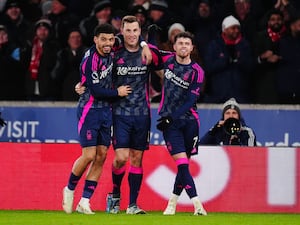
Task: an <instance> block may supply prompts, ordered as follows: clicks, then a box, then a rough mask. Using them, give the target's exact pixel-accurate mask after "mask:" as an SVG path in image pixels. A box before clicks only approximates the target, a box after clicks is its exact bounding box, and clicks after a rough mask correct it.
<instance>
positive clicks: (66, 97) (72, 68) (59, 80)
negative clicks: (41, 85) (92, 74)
mask: <svg viewBox="0 0 300 225" xmlns="http://www.w3.org/2000/svg"><path fill="white" fill-rule="evenodd" d="M86 50H87V47H86V46H84V45H83V43H82V35H81V33H80V31H79V29H74V30H71V31H70V33H69V38H68V47H66V48H64V49H62V50H60V51H59V52H58V54H57V59H56V65H55V67H54V70H53V71H52V73H51V76H52V78H53V79H54V80H55V83H56V84H57V86H58V87H59V89H60V91H59V100H63V101H77V100H78V94H77V93H76V92H75V91H74V87H75V85H76V84H77V83H78V82H79V81H80V74H79V69H78V68H79V66H80V62H81V60H82V58H83V56H84V53H85V51H86Z"/></svg>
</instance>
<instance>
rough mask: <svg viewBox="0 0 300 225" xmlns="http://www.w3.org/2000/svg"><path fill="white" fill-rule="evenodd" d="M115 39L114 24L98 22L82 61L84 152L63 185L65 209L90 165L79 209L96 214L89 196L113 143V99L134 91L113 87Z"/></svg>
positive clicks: (80, 127) (80, 105)
mask: <svg viewBox="0 0 300 225" xmlns="http://www.w3.org/2000/svg"><path fill="white" fill-rule="evenodd" d="M114 42H115V37H114V28H113V27H112V26H111V25H109V24H102V25H99V26H97V27H96V28H95V32H94V43H95V45H93V46H92V47H91V48H90V49H89V50H88V51H87V52H86V53H85V56H84V57H83V59H82V62H81V65H80V74H81V85H82V86H85V87H86V88H85V91H84V93H83V94H82V95H81V96H80V99H79V102H78V107H77V117H78V133H79V141H80V145H81V147H82V155H81V156H80V157H79V158H78V159H77V160H76V161H75V162H74V164H73V168H72V172H71V175H70V177H69V181H68V185H67V186H66V187H65V188H64V189H63V204H62V206H63V209H64V211H65V212H66V213H71V212H72V210H73V199H74V190H75V188H76V185H77V184H78V182H79V180H80V178H81V176H82V174H83V173H84V171H85V170H86V169H87V167H88V165H90V167H89V170H88V171H87V174H86V180H85V184H84V190H83V194H82V197H81V199H80V202H79V203H78V205H77V207H76V210H77V211H78V212H80V213H84V214H94V212H93V211H92V210H91V209H90V203H89V200H90V198H91V197H92V195H93V193H94V191H95V189H96V186H97V183H98V179H99V177H100V175H101V172H102V167H103V164H104V162H105V159H106V154H107V150H108V147H109V146H110V143H111V125H112V109H111V100H112V99H113V98H116V97H118V96H121V97H123V96H127V95H128V94H130V93H131V88H130V87H129V86H128V85H120V86H118V88H117V89H113V88H112V69H113V60H112V55H111V49H112V47H113V45H114Z"/></svg>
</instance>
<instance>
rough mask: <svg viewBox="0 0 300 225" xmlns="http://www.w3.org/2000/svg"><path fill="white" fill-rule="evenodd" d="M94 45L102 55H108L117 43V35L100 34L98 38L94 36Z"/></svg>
mask: <svg viewBox="0 0 300 225" xmlns="http://www.w3.org/2000/svg"><path fill="white" fill-rule="evenodd" d="M94 43H95V45H96V48H97V50H98V52H99V54H100V55H102V56H105V55H108V54H109V53H110V52H111V49H112V47H113V45H114V43H115V35H114V34H113V33H112V34H105V33H100V34H99V35H98V36H94Z"/></svg>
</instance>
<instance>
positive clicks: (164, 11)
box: [149, 0, 174, 46]
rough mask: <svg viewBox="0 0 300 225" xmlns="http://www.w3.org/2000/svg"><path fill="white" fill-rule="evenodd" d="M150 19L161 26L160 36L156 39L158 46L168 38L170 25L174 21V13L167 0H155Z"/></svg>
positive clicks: (151, 6)
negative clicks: (171, 11)
mask: <svg viewBox="0 0 300 225" xmlns="http://www.w3.org/2000/svg"><path fill="white" fill-rule="evenodd" d="M149 20H150V23H151V24H155V25H156V26H158V27H159V28H160V32H159V35H158V38H157V39H156V40H155V43H153V41H152V43H153V44H156V45H157V46H158V45H159V44H160V43H162V42H165V41H167V40H168V27H169V26H170V25H171V24H172V23H173V22H174V21H173V18H172V13H170V10H169V9H168V3H167V2H166V1H165V0H153V1H152V2H151V5H150V8H149Z"/></svg>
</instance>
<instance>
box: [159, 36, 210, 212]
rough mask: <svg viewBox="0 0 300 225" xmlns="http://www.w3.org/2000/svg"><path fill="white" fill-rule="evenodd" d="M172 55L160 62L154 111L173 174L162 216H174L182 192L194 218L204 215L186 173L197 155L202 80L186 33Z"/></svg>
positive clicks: (192, 182)
mask: <svg viewBox="0 0 300 225" xmlns="http://www.w3.org/2000/svg"><path fill="white" fill-rule="evenodd" d="M173 48H174V50H175V54H174V53H173V54H166V55H165V56H163V58H164V72H163V89H162V99H161V102H160V106H159V109H158V112H159V115H160V119H159V120H158V124H157V128H158V129H159V130H161V131H162V132H163V136H164V140H165V143H166V145H167V149H168V151H169V153H170V155H171V156H172V158H173V159H174V161H175V162H176V165H177V174H176V178H175V182H174V187H173V194H172V196H171V198H170V199H169V202H168V205H167V208H166V209H165V211H164V213H163V214H164V215H174V214H175V212H176V204H177V200H178V197H179V196H180V194H181V192H182V191H183V189H185V191H186V192H187V194H188V196H189V197H190V199H191V200H192V202H193V204H194V209H195V210H194V215H206V214H207V213H206V211H205V209H204V208H203V206H202V203H201V202H200V200H199V198H198V196H197V191H196V187H195V183H194V180H193V178H192V176H191V173H190V170H189V159H190V157H191V156H192V155H195V154H197V153H198V140H199V125H200V121H199V116H198V113H197V107H196V102H197V99H198V97H199V95H200V89H201V86H202V83H203V80H204V72H203V70H202V69H201V67H200V66H199V65H198V64H197V63H195V62H193V61H192V60H191V58H190V54H191V52H192V50H193V36H192V35H191V34H190V33H188V32H182V33H179V34H178V35H176V37H175V43H174V45H173Z"/></svg>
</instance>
